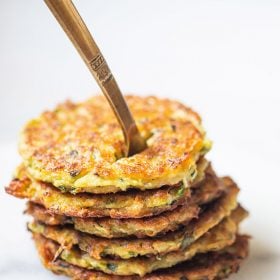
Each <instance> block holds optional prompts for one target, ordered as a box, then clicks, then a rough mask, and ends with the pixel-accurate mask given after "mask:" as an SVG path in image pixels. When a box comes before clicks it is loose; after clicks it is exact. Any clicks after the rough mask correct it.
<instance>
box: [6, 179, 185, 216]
mask: <svg viewBox="0 0 280 280" xmlns="http://www.w3.org/2000/svg"><path fill="white" fill-rule="evenodd" d="M6 191H7V192H8V193H9V194H12V195H14V196H16V197H19V198H27V199H29V200H30V201H33V202H35V203H38V204H41V205H43V206H44V207H45V208H47V209H48V212H50V213H55V214H59V215H66V216H72V217H81V218H87V217H112V218H118V219H120V218H142V217H148V216H152V215H157V214H159V213H162V212H164V211H166V210H172V209H174V208H176V206H178V205H182V204H184V203H185V202H186V201H187V199H188V198H189V197H190V188H185V186H184V184H183V183H179V184H178V185H176V186H166V187H162V188H160V189H156V190H147V191H139V190H137V191H135V190H131V191H126V192H120V193H116V194H114V195H110V194H98V195H97V194H88V193H80V194H76V195H74V194H70V193H61V192H60V191H59V190H58V189H57V188H54V187H53V186H52V185H50V184H48V183H44V182H41V181H36V180H30V179H29V178H28V177H23V178H20V179H14V180H12V182H11V183H10V185H9V187H8V188H6Z"/></svg>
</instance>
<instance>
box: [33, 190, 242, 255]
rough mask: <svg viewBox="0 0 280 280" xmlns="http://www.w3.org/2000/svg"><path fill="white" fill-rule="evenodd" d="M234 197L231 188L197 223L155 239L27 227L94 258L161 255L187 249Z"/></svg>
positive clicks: (231, 206)
mask: <svg viewBox="0 0 280 280" xmlns="http://www.w3.org/2000/svg"><path fill="white" fill-rule="evenodd" d="M236 196H237V190H235V189H233V188H232V189H231V190H228V192H227V194H226V195H225V196H224V197H221V198H220V199H218V200H217V201H215V203H212V205H211V206H210V207H209V208H208V209H207V210H205V211H204V212H203V213H202V214H201V216H200V217H199V218H198V220H195V221H194V222H192V223H191V224H190V225H188V226H186V227H185V228H183V229H181V230H179V231H177V232H169V233H167V234H166V235H164V236H162V237H157V238H142V239H138V238H130V239H106V238H100V237H94V236H92V235H88V234H83V233H81V232H79V231H76V230H74V229H73V228H71V227H69V226H47V225H45V224H42V223H38V222H35V221H34V222H32V223H29V224H28V228H29V229H30V230H31V231H32V232H34V233H40V234H42V235H43V236H45V237H46V238H49V239H52V240H54V241H56V242H57V243H59V244H60V245H62V246H63V248H67V249H71V248H72V247H73V246H74V245H78V246H79V248H80V249H81V250H82V251H85V252H87V253H88V254H89V255H90V256H91V257H93V258H96V259H101V258H102V257H106V256H117V257H120V258H123V259H128V258H132V257H137V256H145V255H162V254H166V253H169V252H172V251H177V250H180V249H183V248H185V247H187V246H189V245H190V244H191V243H193V242H194V241H196V240H197V239H198V238H200V237H201V236H202V235H203V234H205V233H206V232H207V231H208V230H209V229H210V228H212V227H214V226H215V225H217V224H218V223H219V222H220V221H221V220H222V219H223V218H225V217H227V216H228V215H229V214H230V213H231V211H232V210H233V209H234V208H235V207H236V204H237V202H236ZM235 211H237V210H235ZM238 211H239V212H242V211H243V212H244V214H243V215H245V214H246V211H245V210H243V209H241V210H238ZM239 215H240V216H241V214H239Z"/></svg>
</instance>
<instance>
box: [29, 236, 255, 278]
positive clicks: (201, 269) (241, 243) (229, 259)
mask: <svg viewBox="0 0 280 280" xmlns="http://www.w3.org/2000/svg"><path fill="white" fill-rule="evenodd" d="M34 240H35V244H36V247H37V250H38V253H39V255H40V258H41V261H42V263H43V265H44V266H45V267H46V268H47V269H49V270H51V271H53V272H54V273H56V274H64V275H66V276H68V277H70V278H72V279H73V280H141V279H143V280H186V279H187V280H202V279H205V280H206V279H207V280H221V279H224V278H226V277H228V276H229V275H230V274H231V273H235V272H237V271H238V268H239V266H240V264H241V262H242V261H243V260H244V259H245V258H246V257H247V256H248V250H249V242H248V240H249V238H248V237H247V236H244V235H243V236H241V235H238V236H237V238H236V241H235V243H234V244H233V245H231V246H229V247H227V248H225V249H224V250H222V251H218V252H210V253H207V254H198V255H197V256H195V257H194V258H193V259H192V260H190V261H186V262H183V263H182V264H179V265H176V266H175V267H172V268H168V269H162V270H159V271H156V272H153V273H151V274H147V275H146V276H144V277H139V276H136V275H134V276H117V275H108V274H105V273H102V272H99V271H95V270H87V269H82V268H80V267H77V266H74V265H71V264H69V263H67V262H65V261H62V260H60V259H58V260H56V261H55V262H53V259H54V256H55V254H56V252H57V250H58V248H59V247H58V245H56V243H54V242H53V241H51V240H49V239H46V238H44V237H42V236H40V235H36V236H34Z"/></svg>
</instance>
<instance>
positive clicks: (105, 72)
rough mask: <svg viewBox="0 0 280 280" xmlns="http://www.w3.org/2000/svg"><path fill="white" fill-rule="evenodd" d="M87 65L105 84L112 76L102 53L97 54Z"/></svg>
mask: <svg viewBox="0 0 280 280" xmlns="http://www.w3.org/2000/svg"><path fill="white" fill-rule="evenodd" d="M89 65H90V67H91V69H92V70H93V71H94V72H95V74H96V76H97V78H98V80H99V81H100V82H101V84H105V83H106V82H107V81H108V80H109V79H111V78H112V77H113V75H112V73H111V71H110V69H109V67H108V65H107V62H106V60H105V59H104V57H103V55H102V54H98V55H97V56H96V57H95V58H94V59H93V60H92V61H90V63H89Z"/></svg>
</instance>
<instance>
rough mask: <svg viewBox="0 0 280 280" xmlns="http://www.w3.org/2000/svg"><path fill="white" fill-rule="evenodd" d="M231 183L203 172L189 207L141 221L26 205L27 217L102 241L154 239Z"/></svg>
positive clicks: (193, 214) (188, 217) (184, 220)
mask: <svg viewBox="0 0 280 280" xmlns="http://www.w3.org/2000/svg"><path fill="white" fill-rule="evenodd" d="M231 185H233V186H234V188H237V186H236V185H235V184H234V183H233V182H228V183H227V184H224V183H223V180H221V179H219V178H218V177H216V176H215V174H214V173H213V172H212V171H211V172H210V171H209V172H208V171H207V172H206V176H205V179H204V181H203V182H201V184H200V186H199V187H196V188H195V189H193V190H192V195H191V198H190V201H189V203H187V204H185V205H183V206H179V207H177V208H175V209H174V210H173V211H166V212H164V213H162V214H161V215H157V216H153V217H148V218H142V219H122V220H119V219H111V218H75V217H66V216H61V215H55V214H53V213H49V214H48V210H46V209H44V208H42V207H40V206H38V205H35V204H30V203H29V206H28V208H27V213H29V214H31V215H32V216H33V217H34V218H35V219H36V220H38V221H41V222H43V223H46V224H50V225H59V224H66V223H73V224H74V227H75V229H77V230H79V231H82V232H86V233H90V234H94V235H96V236H101V237H106V238H117V237H126V236H131V235H134V236H137V237H145V236H155V235H158V234H163V233H165V232H167V231H169V230H172V231H174V230H176V229H178V228H179V227H180V226H182V225H186V224H187V223H188V222H189V221H190V220H191V219H192V218H195V217H197V214H198V211H199V207H198V205H201V204H206V203H208V202H210V201H212V200H214V199H215V198H217V197H219V196H220V195H221V194H222V192H224V191H225V190H227V189H228V188H230V186H231Z"/></svg>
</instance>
